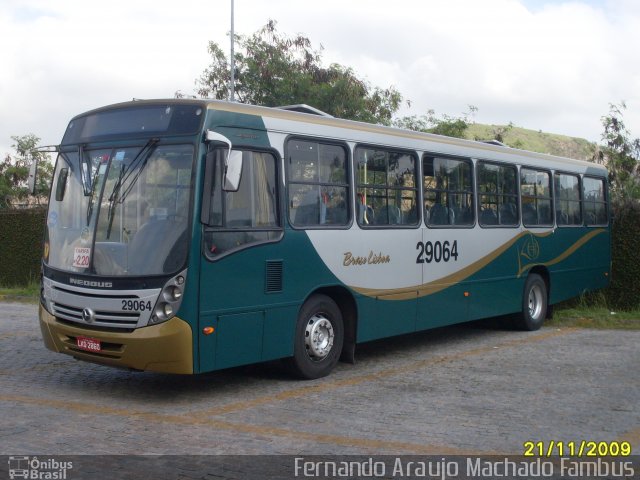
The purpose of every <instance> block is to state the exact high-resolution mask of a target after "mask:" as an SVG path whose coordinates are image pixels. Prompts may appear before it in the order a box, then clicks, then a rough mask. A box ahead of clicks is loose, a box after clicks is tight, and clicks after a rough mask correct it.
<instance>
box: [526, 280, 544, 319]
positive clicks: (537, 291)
mask: <svg viewBox="0 0 640 480" xmlns="http://www.w3.org/2000/svg"><path fill="white" fill-rule="evenodd" d="M541 314H542V289H541V288H540V286H538V285H534V287H533V288H532V289H531V290H530V291H529V317H531V318H532V319H534V320H538V319H539V318H540V315H541Z"/></svg>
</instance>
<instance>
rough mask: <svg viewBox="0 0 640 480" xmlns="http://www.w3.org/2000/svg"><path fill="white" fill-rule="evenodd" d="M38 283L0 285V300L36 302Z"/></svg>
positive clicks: (38, 294) (38, 291) (38, 292)
mask: <svg viewBox="0 0 640 480" xmlns="http://www.w3.org/2000/svg"><path fill="white" fill-rule="evenodd" d="M39 297H40V283H39V282H31V283H29V284H28V285H26V286H20V287H0V301H2V302H25V303H38V298H39Z"/></svg>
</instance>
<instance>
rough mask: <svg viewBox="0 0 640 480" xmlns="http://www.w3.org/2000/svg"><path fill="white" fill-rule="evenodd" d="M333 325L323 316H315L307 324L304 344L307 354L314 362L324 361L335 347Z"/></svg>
mask: <svg viewBox="0 0 640 480" xmlns="http://www.w3.org/2000/svg"><path fill="white" fill-rule="evenodd" d="M334 337H335V334H334V332H333V325H331V322H330V321H329V320H328V319H327V318H326V317H324V316H323V315H322V314H317V315H314V316H313V317H311V318H310V319H309V321H308V322H307V326H306V328H305V332H304V343H305V347H306V349H307V354H308V355H309V357H311V358H312V359H314V360H322V359H323V358H325V357H326V356H327V355H329V352H330V351H331V348H332V347H333V339H334Z"/></svg>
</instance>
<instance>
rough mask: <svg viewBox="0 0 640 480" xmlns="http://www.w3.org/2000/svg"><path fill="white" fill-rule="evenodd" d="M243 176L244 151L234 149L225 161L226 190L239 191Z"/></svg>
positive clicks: (224, 188)
mask: <svg viewBox="0 0 640 480" xmlns="http://www.w3.org/2000/svg"><path fill="white" fill-rule="evenodd" d="M241 177H242V152H240V151H238V150H232V151H231V152H230V153H229V156H228V157H227V159H226V161H225V173H224V187H223V190H224V191H226V192H237V191H238V188H240V178H241Z"/></svg>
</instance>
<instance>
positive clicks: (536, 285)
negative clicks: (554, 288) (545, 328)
mask: <svg viewBox="0 0 640 480" xmlns="http://www.w3.org/2000/svg"><path fill="white" fill-rule="evenodd" d="M547 305H548V296H547V284H546V283H545V281H544V279H543V278H542V277H541V276H540V275H538V274H537V273H532V274H530V275H529V276H528V277H527V281H526V282H525V284H524V291H523V294H522V313H520V314H519V315H518V316H517V317H516V322H515V323H516V327H518V328H519V329H520V330H530V331H532V330H538V329H539V328H540V327H541V326H542V324H543V322H544V319H545V316H546V315H547Z"/></svg>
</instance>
